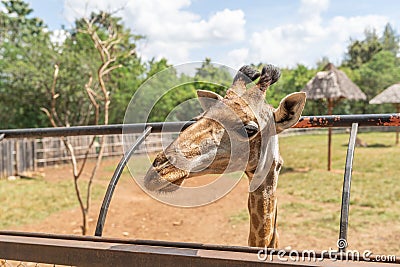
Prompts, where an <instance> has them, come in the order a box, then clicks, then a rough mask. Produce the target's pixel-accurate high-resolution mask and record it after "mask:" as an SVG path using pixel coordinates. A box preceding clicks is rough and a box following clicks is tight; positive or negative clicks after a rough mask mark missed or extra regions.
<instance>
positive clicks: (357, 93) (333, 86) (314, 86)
mask: <svg viewBox="0 0 400 267" xmlns="http://www.w3.org/2000/svg"><path fill="white" fill-rule="evenodd" d="M302 91H303V92H306V94H307V98H308V99H326V100H327V105H328V112H327V113H328V115H332V110H333V106H334V105H335V101H339V100H341V99H350V100H365V99H367V96H366V95H365V94H364V93H363V91H361V89H360V88H359V87H358V86H357V85H356V84H355V83H353V82H352V81H351V80H350V79H349V77H347V75H346V74H345V73H344V72H343V71H341V70H338V69H337V68H335V66H334V65H333V64H332V63H328V64H327V65H326V66H325V67H324V69H323V71H320V72H318V73H317V74H316V75H315V76H314V77H313V78H312V79H311V80H310V81H309V82H308V83H307V84H306V86H305V87H304V88H303V90H302ZM331 144H332V129H331V128H329V129H328V171H330V170H331V147H332V145H331Z"/></svg>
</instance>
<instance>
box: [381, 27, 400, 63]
mask: <svg viewBox="0 0 400 267" xmlns="http://www.w3.org/2000/svg"><path fill="white" fill-rule="evenodd" d="M380 42H381V44H382V49H383V50H385V51H389V52H391V53H393V55H395V56H396V55H397V53H398V52H399V48H400V46H399V42H400V39H399V36H398V35H397V33H396V31H395V30H394V29H393V27H392V25H390V23H388V24H386V26H385V29H384V31H383V34H382V37H381V38H380Z"/></svg>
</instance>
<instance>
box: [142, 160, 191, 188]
mask: <svg viewBox="0 0 400 267" xmlns="http://www.w3.org/2000/svg"><path fill="white" fill-rule="evenodd" d="M188 176H189V171H186V170H182V169H179V168H177V167H175V166H174V165H173V164H171V163H170V162H169V161H168V160H167V159H166V158H164V157H163V156H158V157H157V158H156V159H155V160H154V162H153V166H152V167H150V169H149V170H148V171H147V173H146V176H145V177H144V186H145V188H146V189H147V190H149V191H153V192H173V191H176V190H178V189H179V187H180V186H181V185H182V184H183V182H184V180H185V179H186V178H187V177H188Z"/></svg>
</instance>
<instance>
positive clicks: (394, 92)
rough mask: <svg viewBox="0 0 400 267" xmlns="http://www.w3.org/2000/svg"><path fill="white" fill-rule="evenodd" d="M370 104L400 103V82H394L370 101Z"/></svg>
mask: <svg viewBox="0 0 400 267" xmlns="http://www.w3.org/2000/svg"><path fill="white" fill-rule="evenodd" d="M369 103H370V104H385V103H392V104H400V83H396V84H393V85H392V86H389V87H388V88H386V89H385V90H384V91H383V92H382V93H380V94H379V95H377V96H375V97H374V98H372V99H371V100H370V101H369Z"/></svg>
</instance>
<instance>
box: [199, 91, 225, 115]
mask: <svg viewBox="0 0 400 267" xmlns="http://www.w3.org/2000/svg"><path fill="white" fill-rule="evenodd" d="M196 93H197V97H198V99H199V102H200V105H201V107H202V108H203V110H204V111H207V110H209V109H210V107H211V106H213V105H214V104H215V103H216V101H219V100H222V99H223V97H222V96H220V95H219V94H217V93H214V92H211V91H207V90H197V91H196Z"/></svg>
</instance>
